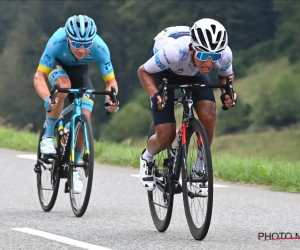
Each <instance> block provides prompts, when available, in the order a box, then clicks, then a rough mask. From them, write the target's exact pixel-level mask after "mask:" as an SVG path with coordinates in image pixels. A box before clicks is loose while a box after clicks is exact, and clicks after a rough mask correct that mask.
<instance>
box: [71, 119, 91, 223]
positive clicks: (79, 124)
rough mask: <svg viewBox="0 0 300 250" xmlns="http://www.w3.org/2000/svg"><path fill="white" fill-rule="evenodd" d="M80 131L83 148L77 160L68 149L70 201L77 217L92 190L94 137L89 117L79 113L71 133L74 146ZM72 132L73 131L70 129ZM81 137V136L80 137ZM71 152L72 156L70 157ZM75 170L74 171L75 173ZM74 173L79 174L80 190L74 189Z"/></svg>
mask: <svg viewBox="0 0 300 250" xmlns="http://www.w3.org/2000/svg"><path fill="white" fill-rule="evenodd" d="M80 131H82V133H83V138H84V139H83V141H84V148H83V153H82V155H81V159H80V161H79V162H77V163H74V162H73V161H72V160H71V159H73V160H74V158H73V157H74V156H75V152H74V151H72V150H70V162H69V177H68V183H69V189H70V190H69V191H70V201H71V206H72V210H73V213H74V214H75V215H76V216H77V217H81V216H82V215H84V213H85V212H86V209H87V207H88V204H89V200H90V195H91V191H92V183H93V172H94V137H93V130H92V125H91V122H90V119H89V118H88V117H87V116H86V115H85V114H81V115H80V116H79V117H77V118H76V124H75V131H74V134H72V135H71V138H73V137H74V138H75V144H74V145H75V146H76V143H77V141H79V140H80V133H79V132H80ZM72 132H73V131H72ZM81 139H82V137H81ZM72 154H73V157H72ZM75 172H76V173H75ZM75 174H76V175H77V174H78V175H79V177H78V176H77V178H79V179H81V181H82V189H81V190H80V191H78V190H76V188H75V189H74V181H78V180H77V179H75Z"/></svg>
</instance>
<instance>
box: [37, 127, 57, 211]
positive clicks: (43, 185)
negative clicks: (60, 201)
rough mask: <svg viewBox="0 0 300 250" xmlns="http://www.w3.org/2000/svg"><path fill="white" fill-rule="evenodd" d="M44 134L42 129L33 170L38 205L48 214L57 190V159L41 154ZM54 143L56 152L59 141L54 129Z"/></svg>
mask: <svg viewBox="0 0 300 250" xmlns="http://www.w3.org/2000/svg"><path fill="white" fill-rule="evenodd" d="M44 132H45V129H44V127H42V129H41V131H40V136H39V143H38V150H37V164H36V165H35V169H34V170H35V172H36V180H37V190H38V196H39V201H40V205H41V207H42V209H43V210H44V211H45V212H50V211H51V209H52V208H53V206H54V204H55V201H56V198H57V193H58V189H59V182H60V177H59V158H58V155H56V156H54V157H52V158H51V157H49V156H46V155H42V154H41V151H40V142H41V140H42V136H43V134H44ZM54 142H55V143H56V145H55V148H56V151H58V147H59V143H60V141H59V136H58V132H57V130H56V129H55V137H54Z"/></svg>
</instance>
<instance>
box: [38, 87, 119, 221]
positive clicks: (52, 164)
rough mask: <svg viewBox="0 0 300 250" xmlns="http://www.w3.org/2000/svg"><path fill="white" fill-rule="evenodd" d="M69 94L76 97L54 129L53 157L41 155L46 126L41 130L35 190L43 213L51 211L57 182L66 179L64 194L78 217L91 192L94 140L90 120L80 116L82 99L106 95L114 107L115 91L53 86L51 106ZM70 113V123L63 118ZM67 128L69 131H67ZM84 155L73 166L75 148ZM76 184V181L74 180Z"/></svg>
mask: <svg viewBox="0 0 300 250" xmlns="http://www.w3.org/2000/svg"><path fill="white" fill-rule="evenodd" d="M59 92H61V93H72V94H74V96H75V99H74V102H73V103H71V104H70V105H68V106H67V107H66V108H65V109H64V110H63V111H62V112H61V114H60V116H59V119H58V121H57V123H56V126H55V138H54V141H55V148H56V154H55V155H44V154H41V152H40V142H41V140H42V136H43V134H44V128H45V124H44V126H43V127H42V129H41V132H40V137H39V143H38V151H37V163H36V164H35V168H34V171H35V172H36V174H37V189H38V196H39V201H40V205H41V207H42V209H43V210H44V211H46V212H49V211H51V209H52V208H53V206H54V204H55V201H56V197H57V194H58V189H59V183H60V179H67V182H66V184H65V193H69V194H70V201H71V206H72V210H73V213H74V214H75V215H76V216H77V217H81V216H82V215H83V214H84V213H85V211H86V209H87V206H88V203H89V199H90V194H91V190H92V182H93V171H94V137H93V130H92V125H91V121H90V119H89V118H88V117H87V116H86V115H85V114H84V113H82V112H81V104H82V99H81V98H82V97H83V96H84V95H86V94H89V95H93V94H95V95H97V94H98V95H108V96H109V97H110V98H111V100H112V102H113V103H118V102H117V96H116V91H115V88H114V87H112V88H111V91H95V90H93V89H87V88H78V89H71V88H70V89H69V88H60V87H59V85H55V86H54V87H53V89H52V90H51V92H50V99H51V103H54V100H55V98H56V96H57V94H58V93H59ZM71 111H72V112H73V114H72V117H71V119H70V121H69V122H68V120H67V119H66V118H65V116H66V114H68V113H69V112H71ZM67 125H69V126H68V127H69V129H68V130H66V128H67ZM82 142H83V144H84V146H83V153H82V155H81V159H80V161H79V162H75V146H76V145H77V143H82ZM74 175H79V176H77V178H80V179H81V181H82V190H80V191H78V190H75V188H74V178H76V176H75V177H74ZM75 181H76V180H75Z"/></svg>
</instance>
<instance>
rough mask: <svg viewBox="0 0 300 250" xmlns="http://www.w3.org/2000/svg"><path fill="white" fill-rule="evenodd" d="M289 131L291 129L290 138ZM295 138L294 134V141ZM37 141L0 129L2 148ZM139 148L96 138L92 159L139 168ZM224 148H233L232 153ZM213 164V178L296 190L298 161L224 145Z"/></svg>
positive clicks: (29, 147) (25, 147) (27, 147)
mask: <svg viewBox="0 0 300 250" xmlns="http://www.w3.org/2000/svg"><path fill="white" fill-rule="evenodd" d="M280 133H285V132H284V131H283V132H280ZM294 133H300V130H295V131H294ZM270 135H271V132H270V134H269V136H270ZM293 135H294V134H293V133H292V135H291V138H292V136H293ZM238 136H241V135H236V136H233V139H234V137H238ZM283 136H286V135H283ZM221 139H222V140H224V141H221V142H220V143H221V144H222V143H224V142H226V141H228V140H226V138H221ZM295 139H296V138H295V137H294V141H295ZM216 141H218V139H216ZM37 142H38V134H33V133H29V132H23V131H14V130H12V129H5V128H1V129H0V147H2V148H9V149H16V150H21V151H28V152H36V149H37ZM236 143H237V146H238V144H239V141H238V140H237V142H236ZM280 146H281V147H282V146H284V145H282V144H281V145H280ZM142 149H143V146H138V147H137V146H135V147H133V146H131V145H130V144H129V143H127V144H126V145H125V144H123V145H121V144H115V143H108V142H97V141H96V142H95V159H96V161H97V162H99V163H103V164H110V165H120V166H130V167H135V168H139V156H140V154H141V151H142ZM225 152H226V153H225ZM228 152H234V155H230V154H228ZM213 166H214V176H215V178H218V179H221V180H226V181H233V182H240V183H249V184H257V185H264V186H269V187H271V188H272V189H274V190H281V191H293V192H295V191H297V192H298V191H300V162H296V161H295V162H288V161H283V160H281V161H280V160H275V159H271V160H270V159H268V158H266V157H259V156H252V155H248V156H246V157H245V156H241V154H240V153H239V152H235V151H232V150H231V149H230V148H228V147H227V148H226V149H224V150H223V151H222V150H219V151H218V150H217V149H214V150H213Z"/></svg>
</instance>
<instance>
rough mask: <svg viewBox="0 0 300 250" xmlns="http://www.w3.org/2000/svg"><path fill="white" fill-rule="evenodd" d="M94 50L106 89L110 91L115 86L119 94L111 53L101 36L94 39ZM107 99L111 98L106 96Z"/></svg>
mask: <svg viewBox="0 0 300 250" xmlns="http://www.w3.org/2000/svg"><path fill="white" fill-rule="evenodd" d="M93 50H94V52H95V58H97V61H98V63H99V70H100V73H101V75H102V78H103V80H104V82H105V89H106V90H108V91H110V90H111V87H112V86H114V87H115V89H116V93H117V94H118V82H117V80H116V77H115V73H114V68H113V65H112V63H111V60H110V51H109V49H108V46H107V45H106V43H105V42H104V41H103V40H102V39H101V38H100V37H99V36H96V37H95V39H94V46H93ZM105 98H106V99H108V98H109V96H105Z"/></svg>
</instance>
